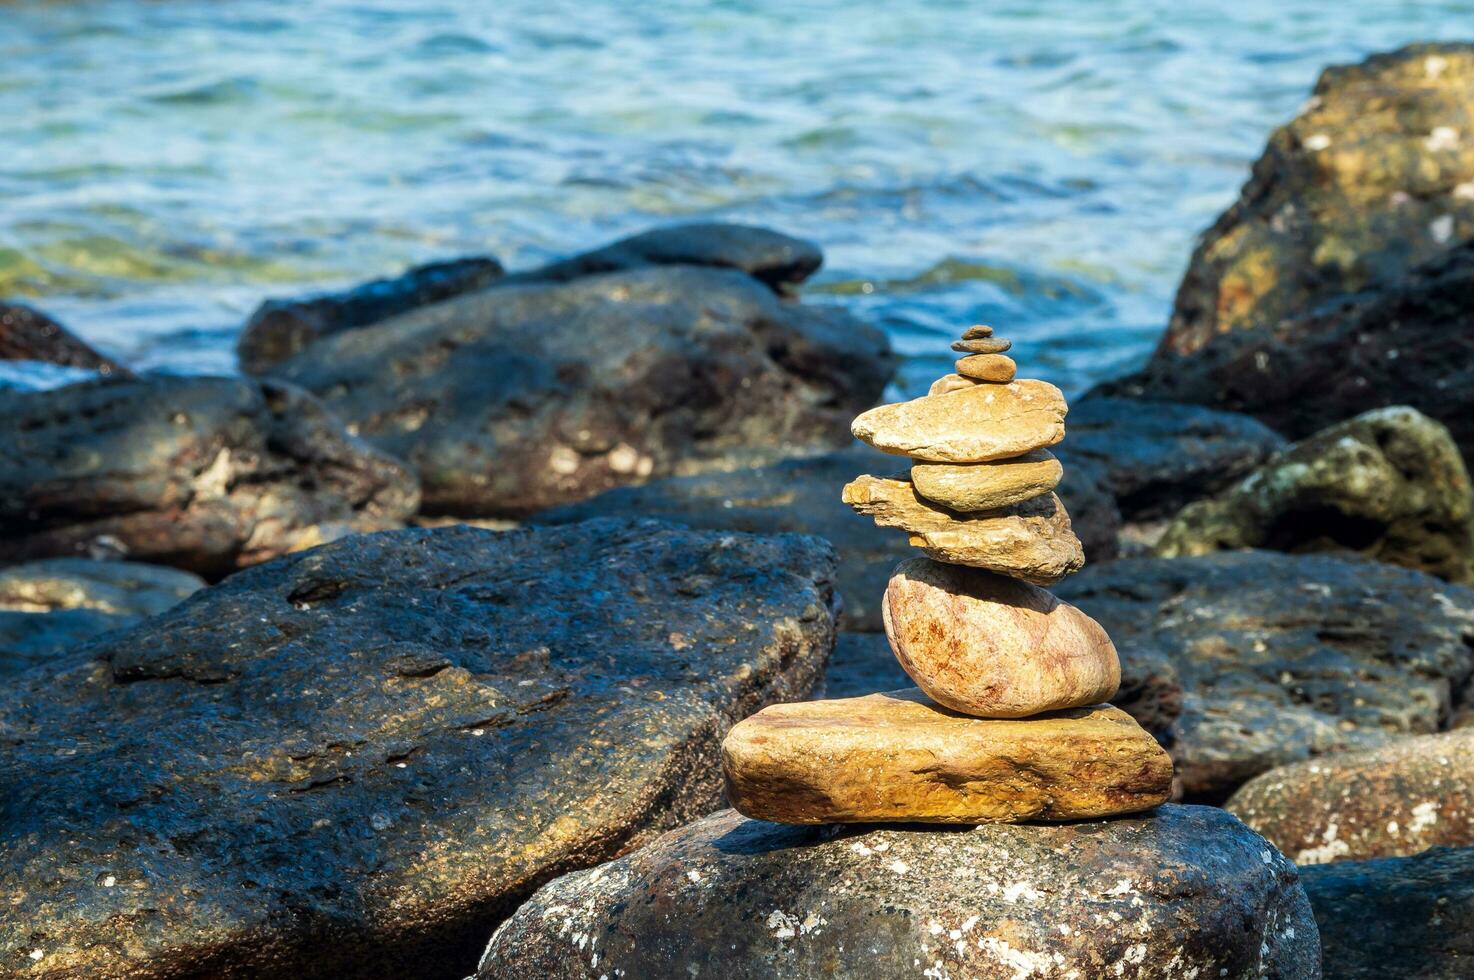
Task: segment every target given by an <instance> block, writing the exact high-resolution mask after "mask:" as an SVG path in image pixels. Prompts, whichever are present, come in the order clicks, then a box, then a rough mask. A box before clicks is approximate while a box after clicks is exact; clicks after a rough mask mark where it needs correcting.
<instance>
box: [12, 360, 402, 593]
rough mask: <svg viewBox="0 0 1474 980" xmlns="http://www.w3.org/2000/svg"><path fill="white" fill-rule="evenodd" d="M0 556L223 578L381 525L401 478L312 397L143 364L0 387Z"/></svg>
mask: <svg viewBox="0 0 1474 980" xmlns="http://www.w3.org/2000/svg"><path fill="white" fill-rule="evenodd" d="M0 431H4V432H6V433H10V434H11V435H10V436H9V437H7V438H6V439H5V440H3V441H0V564H6V563H14V562H21V561H29V560H31V559H35V558H44V557H52V556H62V555H81V554H102V555H125V556H128V557H131V558H136V559H139V560H143V561H150V562H157V563H160V564H166V565H174V566H177V567H180V568H186V569H189V570H190V571H194V572H198V573H199V574H201V575H204V576H206V577H214V576H219V575H224V574H226V573H228V572H230V571H233V570H234V569H236V568H238V567H241V566H244V565H249V564H252V563H254V562H258V561H263V560H265V559H268V558H273V557H275V556H277V555H280V554H283V553H285V552H287V551H291V550H294V549H296V548H301V547H306V546H310V545H312V544H316V543H320V542H321V541H322V540H324V539H325V538H328V537H331V536H334V535H337V534H341V533H345V532H347V531H350V530H375V529H378V528H382V527H389V526H395V525H396V524H398V523H399V522H400V521H402V520H403V519H404V518H406V517H408V516H409V515H411V514H413V513H414V511H415V508H416V506H417V504H418V502H419V493H418V486H417V484H416V480H415V477H414V475H413V474H412V473H411V472H410V471H409V470H408V469H406V467H405V466H404V465H403V464H402V463H400V462H398V461H396V460H393V459H390V458H389V457H387V456H385V455H383V454H382V453H379V452H377V451H376V450H373V449H371V448H370V447H368V446H367V445H365V444H364V443H362V442H360V441H358V440H357V439H354V438H353V437H351V436H349V435H348V434H347V433H346V432H345V431H344V430H343V427H342V425H341V423H339V422H338V421H337V419H335V418H334V417H333V416H332V415H331V414H330V413H328V412H327V411H326V410H324V408H323V407H322V405H321V403H320V402H318V401H317V400H316V399H315V398H313V397H312V396H310V395H308V394H306V393H305V392H303V391H301V390H300V389H297V388H294V387H292V386H290V385H284V384H279V383H277V382H267V381H249V380H242V379H238V378H201V377H196V378H183V377H168V376H150V377H139V378H122V379H114V380H110V381H101V382H94V383H88V384H81V385H72V386H69V387H66V388H59V389H54V390H50V391H36V392H0Z"/></svg>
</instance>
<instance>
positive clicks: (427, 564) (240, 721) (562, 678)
mask: <svg viewBox="0 0 1474 980" xmlns="http://www.w3.org/2000/svg"><path fill="white" fill-rule="evenodd" d="M832 575H833V554H832V552H831V551H830V549H829V548H828V546H827V545H825V544H824V543H823V542H822V541H819V540H818V539H816V538H808V537H799V536H780V537H768V538H760V537H753V536H749V535H742V534H733V533H726V534H713V533H700V532H693V531H686V530H680V529H674V528H671V527H670V526H668V525H661V524H658V523H655V522H622V521H592V522H589V523H586V524H580V525H572V526H569V527H564V528H543V529H537V530H520V531H509V532H504V533H497V532H491V531H484V530H479V529H475V528H468V527H454V528H444V529H439V530H434V531H431V530H418V529H412V530H405V531H394V532H385V533H382V534H373V535H357V536H354V537H351V538H347V539H345V540H343V541H339V542H335V543H333V544H330V545H327V546H324V547H322V548H318V549H315V550H313V551H309V552H305V553H302V554H296V555H291V556H288V557H286V558H283V559H280V560H278V561H275V562H271V563H269V564H266V565H261V566H257V567H254V568H250V569H247V570H245V571H242V572H240V573H238V574H236V575H234V576H232V577H231V578H229V579H228V580H226V581H225V582H222V583H221V584H219V585H216V586H214V587H212V588H209V589H206V590H203V591H201V592H199V593H198V594H196V595H195V596H193V597H192V598H190V599H188V600H186V601H185V602H184V603H183V604H182V605H180V606H177V607H175V608H174V609H171V610H169V611H167V612H165V613H163V614H162V615H160V616H156V617H154V618H152V619H149V620H146V621H144V622H142V623H140V624H139V625H138V626H136V627H134V628H133V629H131V630H129V631H127V632H124V633H114V634H109V635H108V636H107V637H106V638H104V639H102V640H99V641H97V642H94V643H93V644H91V645H89V646H86V647H84V648H82V649H81V650H78V651H77V652H76V653H74V654H73V655H71V656H69V657H68V658H66V659H65V660H64V661H61V662H58V663H56V664H53V665H51V666H50V667H48V668H46V669H36V670H30V671H26V672H24V673H22V674H19V675H15V676H13V677H11V678H10V679H9V680H8V682H7V683H6V684H5V685H3V686H0V740H3V745H4V751H3V752H0V783H3V785H5V786H6V787H7V789H6V792H5V793H3V794H0V900H3V901H4V903H5V904H4V908H5V915H4V916H3V917H0V949H3V950H6V951H8V952H7V953H6V955H7V956H10V957H13V959H11V960H9V961H8V963H7V965H9V966H11V967H12V968H14V969H20V968H26V969H28V970H29V971H30V972H31V973H34V974H36V975H42V974H45V975H55V976H63V975H66V976H99V975H110V976H111V975H116V976H122V975H126V976H128V977H130V978H151V977H186V976H189V977H195V976H207V975H209V976H222V975H224V976H252V977H293V978H300V977H313V978H318V977H321V978H327V977H343V976H353V977H385V978H387V977H404V976H415V977H446V978H454V977H461V976H464V975H465V973H466V972H467V971H469V970H470V969H471V967H472V966H473V965H474V963H475V958H476V953H477V951H478V949H479V948H480V947H481V945H482V944H484V942H485V939H486V936H487V935H489V934H490V932H491V931H492V930H493V929H494V928H495V927H496V925H497V923H498V922H499V921H500V920H501V919H502V918H503V917H504V916H506V915H508V914H509V913H510V912H511V911H512V910H513V909H514V908H516V906H517V905H518V904H519V903H520V902H522V901H523V900H524V899H525V898H526V897H527V896H528V895H529V894H531V892H532V891H533V890H534V889H536V888H537V887H538V886H539V885H540V884H542V883H543V882H544V881H546V880H548V879H549V878H551V877H553V876H554V875H557V874H559V873H561V872H565V871H569V870H573V869H577V868H582V867H587V866H589V865H592V864H595V863H597V862H599V861H602V860H606V859H608V858H611V857H613V856H615V855H616V854H619V853H621V852H623V851H625V850H627V849H629V848H631V847H634V846H638V845H639V844H641V843H642V842H643V841H644V840H646V839H647V838H648V837H650V836H653V833H654V832H655V831H657V830H661V829H665V828H669V827H672V826H676V825H679V824H681V823H683V822H685V821H687V820H690V819H693V818H695V817H697V816H699V815H700V814H702V813H706V812H710V810H712V809H713V808H715V807H716V806H717V805H718V801H719V800H720V796H721V776H720V768H719V766H718V764H717V752H718V748H719V745H720V743H721V739H722V737H723V735H724V734H725V732H726V730H727V728H728V727H729V726H730V725H731V724H732V723H733V722H735V721H736V720H737V719H739V718H742V717H744V716H746V715H747V714H750V713H752V712H754V711H756V710H758V709H759V708H760V707H762V706H764V705H766V704H768V703H769V702H772V701H778V700H792V699H796V698H800V697H803V696H804V695H805V694H807V693H808V691H809V690H810V689H811V688H812V687H813V685H814V684H815V683H817V681H818V680H819V677H820V675H821V674H822V671H823V668H824V661H825V660H826V658H827V657H828V655H829V650H830V647H831V645H832V643H833V636H834V610H833V608H832V606H831V603H832V601H833V588H832V581H831V579H832ZM23 975H24V974H23Z"/></svg>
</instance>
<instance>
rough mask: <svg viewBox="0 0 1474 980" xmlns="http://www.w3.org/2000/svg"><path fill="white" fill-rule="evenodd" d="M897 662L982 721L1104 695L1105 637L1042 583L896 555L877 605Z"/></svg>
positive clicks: (1113, 681) (1114, 676)
mask: <svg viewBox="0 0 1474 980" xmlns="http://www.w3.org/2000/svg"><path fill="white" fill-rule="evenodd" d="M882 611H883V613H884V615H885V630H886V635H887V636H888V637H890V641H891V647H892V649H893V650H894V651H895V654H896V659H897V660H899V661H900V663H901V666H902V667H903V668H904V669H905V671H906V673H907V674H909V675H910V676H911V679H912V681H914V682H915V684H916V686H917V687H919V688H921V689H922V690H923V691H925V692H926V694H927V696H928V697H930V698H931V699H932V700H933V701H936V702H937V703H939V704H941V705H943V706H944V707H947V708H951V709H952V710H954V711H960V712H962V713H963V714H967V715H974V716H976V717H979V718H1026V717H1028V716H1030V715H1037V714H1042V713H1044V712H1046V711H1058V710H1060V709H1062V708H1079V707H1084V706H1085V705H1091V704H1100V703H1101V702H1104V701H1109V700H1110V699H1111V697H1112V696H1113V695H1114V694H1115V693H1116V688H1117V686H1118V685H1119V684H1120V682H1121V665H1120V662H1119V661H1118V660H1117V659H1116V648H1115V647H1113V646H1112V645H1111V639H1110V637H1108V636H1106V634H1105V631H1104V630H1102V629H1101V628H1100V626H1099V625H1098V624H1097V623H1096V622H1095V621H1094V620H1092V619H1091V618H1090V617H1089V616H1086V615H1085V614H1084V613H1082V612H1080V611H1079V610H1078V609H1076V608H1075V607H1073V606H1071V605H1069V604H1068V603H1063V602H1060V601H1059V600H1058V599H1056V598H1055V597H1054V596H1052V595H1050V594H1049V593H1048V592H1045V591H1044V590H1043V589H1040V588H1037V587H1035V586H1032V585H1028V584H1026V583H1024V582H1016V581H1014V580H1013V579H1009V578H1004V577H1003V576H1001V575H994V574H992V573H991V572H983V571H978V570H977V569H971V568H962V567H959V566H957V565H942V564H938V563H937V562H934V561H931V560H930V559H927V558H913V559H911V560H910V561H905V562H902V563H901V564H900V565H899V566H898V567H897V568H896V570H895V572H894V573H892V575H891V580H890V584H889V586H887V588H886V591H885V603H884V605H883V606H882Z"/></svg>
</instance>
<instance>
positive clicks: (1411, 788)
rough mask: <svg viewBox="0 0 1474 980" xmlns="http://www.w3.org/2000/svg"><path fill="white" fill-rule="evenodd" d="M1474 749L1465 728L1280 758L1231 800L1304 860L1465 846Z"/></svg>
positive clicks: (1473, 734)
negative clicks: (1312, 757)
mask: <svg viewBox="0 0 1474 980" xmlns="http://www.w3.org/2000/svg"><path fill="white" fill-rule="evenodd" d="M1471 752H1474V729H1470V728H1465V729H1461V730H1459V731H1452V732H1442V733H1440V734H1437V735H1424V736H1422V737H1419V738H1403V739H1398V740H1396V741H1393V742H1389V743H1388V744H1386V745H1382V746H1379V747H1378V748H1375V749H1370V750H1367V751H1365V752H1347V753H1344V754H1341V755H1336V756H1332V757H1330V758H1327V759H1318V760H1316V761H1314V762H1301V763H1297V764H1295V765H1289V766H1281V767H1280V768H1278V769H1271V770H1270V771H1269V772H1267V773H1265V774H1264V775H1262V776H1259V777H1257V778H1255V779H1252V780H1250V781H1249V782H1248V783H1246V784H1245V785H1244V786H1243V787H1241V788H1240V789H1239V791H1238V792H1237V793H1235V794H1234V795H1233V797H1232V798H1231V799H1230V800H1229V801H1228V809H1229V810H1231V811H1232V812H1233V813H1234V814H1235V815H1237V816H1238V817H1239V819H1241V820H1243V821H1244V822H1245V823H1247V824H1248V825H1249V826H1250V827H1253V828H1254V829H1255V830H1256V831H1258V832H1259V833H1261V834H1263V835H1264V836H1265V837H1267V838H1269V839H1270V840H1271V841H1273V842H1274V844H1275V846H1276V847H1278V848H1279V849H1280V850H1282V851H1284V852H1285V854H1286V855H1288V856H1289V857H1290V858H1291V860H1293V861H1294V862H1295V863H1296V864H1300V865H1306V864H1324V863H1325V862H1328V861H1359V860H1362V859H1365V858H1376V857H1393V856H1399V855H1407V854H1416V853H1418V852H1419V851H1423V850H1427V849H1428V848H1430V847H1434V846H1439V845H1450V846H1458V847H1467V846H1470V845H1474V776H1471V773H1470V770H1469V758H1470V755H1471Z"/></svg>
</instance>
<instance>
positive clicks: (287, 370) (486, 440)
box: [277, 267, 892, 517]
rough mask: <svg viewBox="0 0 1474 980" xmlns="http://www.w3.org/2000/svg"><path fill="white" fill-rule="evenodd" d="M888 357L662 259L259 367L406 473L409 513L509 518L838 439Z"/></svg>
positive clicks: (744, 288) (438, 308) (780, 304)
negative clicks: (413, 474)
mask: <svg viewBox="0 0 1474 980" xmlns="http://www.w3.org/2000/svg"><path fill="white" fill-rule="evenodd" d="M591 337H597V338H598V343H590V342H589V338H591ZM891 368H892V362H891V354H890V348H889V343H888V341H887V340H886V338H885V336H884V335H883V334H882V333H881V332H880V331H878V330H875V329H873V328H870V327H867V326H865V325H864V324H861V323H858V322H857V321H855V320H854V319H853V318H851V317H849V316H848V315H846V314H844V313H843V312H841V311H839V310H836V309H825V308H817V307H807V306H803V305H800V304H798V303H793V302H784V301H781V300H780V299H779V298H778V297H776V296H775V295H774V294H773V293H772V291H771V290H769V289H768V288H767V287H765V286H764V285H762V284H761V283H759V282H757V281H756V280H754V279H752V278H751V277H749V276H747V275H745V274H744V273H741V272H737V271H733V270H721V269H702V268H693V267H669V268H647V269H636V270H633V271H630V272H618V273H609V274H606V275H600V276H585V277H582V278H579V279H576V280H574V281H573V282H570V283H566V284H551V285H549V284H529V285H499V286H497V287H495V288H493V289H487V290H482V291H480V292H477V293H472V294H468V295H466V296H460V297H457V298H455V299H451V300H447V301H446V302H443V303H438V304H436V305H434V306H431V307H427V308H425V309H423V310H420V311H418V312H415V313H411V314H408V315H405V316H401V317H396V318H394V319H391V320H386V321H384V322H382V323H378V324H375V325H373V326H370V327H365V328H363V329H361V330H354V331H350V332H348V333H342V334H338V335H337V336H334V337H328V338H325V339H323V340H320V341H318V342H317V343H315V344H313V345H312V346H311V347H310V348H308V349H307V350H305V351H303V352H302V353H301V354H299V355H297V356H296V357H294V358H292V359H291V360H289V361H286V362H284V363H283V364H281V365H280V366H279V368H278V369H277V373H278V374H279V376H281V377H283V378H287V379H289V380H291V381H294V382H296V383H299V384H302V385H303V386H304V387H306V388H308V389H310V390H312V391H315V392H318V393H320V394H321V396H322V397H323V399H324V400H325V401H326V402H327V404H328V406H329V407H330V408H331V409H332V410H333V411H335V412H337V413H338V414H339V415H340V416H341V417H343V418H344V419H345V420H346V421H348V422H349V423H350V424H351V425H352V426H353V427H354V428H355V430H356V431H357V432H358V433H360V434H361V435H362V436H363V437H364V438H365V439H367V440H368V441H369V442H371V443H373V444H374V445H377V446H379V447H381V448H383V449H384V450H386V451H388V452H392V453H396V454H399V455H401V456H403V457H404V458H406V459H407V460H408V461H409V462H410V463H411V464H413V465H414V466H415V467H416V468H417V469H418V470H419V472H420V476H421V480H422V482H423V485H424V493H425V510H426V511H427V512H428V513H432V514H456V515H459V516H466V517H517V516H525V515H526V514H528V513H530V512H533V511H536V510H539V509H541V508H544V507H548V506H552V505H555V504H561V503H570V502H573V501H576V500H581V499H585V498H587V497H591V496H593V495H594V494H596V493H598V492H600V491H603V490H607V489H610V488H612V487H615V486H620V485H625V484H631V483H641V482H644V481H646V480H648V479H650V478H651V477H656V476H665V475H687V474H691V473H696V472H703V471H716V470H721V469H731V468H734V467H735V466H738V465H743V464H746V465H752V464H753V463H761V462H771V461H772V460H773V459H774V458H775V457H778V456H786V455H798V454H801V453H803V452H806V451H808V452H812V451H816V450H821V449H827V448H830V447H832V446H839V445H845V444H847V443H848V442H849V437H848V435H847V433H846V427H847V425H848V421H849V418H850V417H851V415H853V413H854V412H856V411H858V410H860V409H861V408H863V407H864V406H866V405H869V404H872V403H873V402H874V401H875V399H876V398H877V397H878V396H879V394H880V392H881V389H882V388H883V387H884V385H885V382H886V379H887V378H888V377H889V375H890V372H891Z"/></svg>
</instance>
